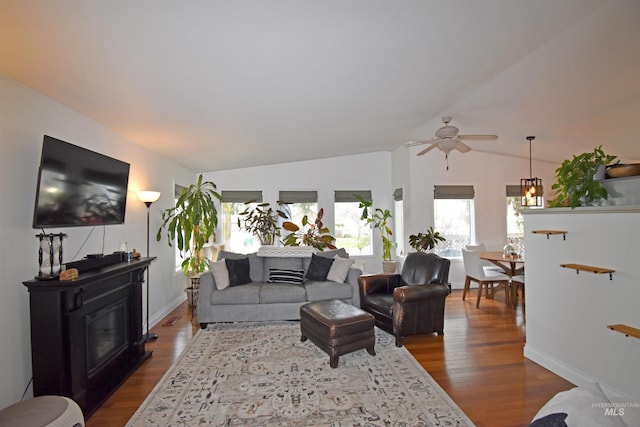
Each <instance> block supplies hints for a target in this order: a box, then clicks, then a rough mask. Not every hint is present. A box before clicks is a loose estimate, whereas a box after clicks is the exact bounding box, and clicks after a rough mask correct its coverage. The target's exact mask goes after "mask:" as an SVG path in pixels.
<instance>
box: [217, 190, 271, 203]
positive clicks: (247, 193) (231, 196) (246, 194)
mask: <svg viewBox="0 0 640 427" xmlns="http://www.w3.org/2000/svg"><path fill="white" fill-rule="evenodd" d="M222 201H223V202H224V203H245V202H250V201H253V202H256V203H262V191H261V190H239V191H228V190H227V191H225V190H222Z"/></svg>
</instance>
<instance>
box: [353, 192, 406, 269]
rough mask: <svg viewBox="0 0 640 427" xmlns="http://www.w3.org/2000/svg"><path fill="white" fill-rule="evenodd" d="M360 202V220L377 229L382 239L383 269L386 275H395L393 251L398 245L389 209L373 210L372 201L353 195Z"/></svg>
mask: <svg viewBox="0 0 640 427" xmlns="http://www.w3.org/2000/svg"><path fill="white" fill-rule="evenodd" d="M353 196H354V197H355V198H356V199H357V200H358V202H359V205H358V207H359V208H360V209H362V214H361V215H360V219H361V220H364V221H366V222H367V224H369V225H371V226H373V228H377V229H378V231H380V237H381V238H382V269H383V271H384V272H385V273H393V272H395V270H396V261H393V260H392V259H391V249H393V248H395V247H396V245H397V243H396V242H395V241H393V240H392V236H393V231H391V227H389V221H390V220H391V219H392V216H391V212H390V211H389V209H384V210H383V209H380V208H375V209H374V208H373V201H372V200H365V199H364V198H362V197H361V196H359V195H358V194H354V195H353Z"/></svg>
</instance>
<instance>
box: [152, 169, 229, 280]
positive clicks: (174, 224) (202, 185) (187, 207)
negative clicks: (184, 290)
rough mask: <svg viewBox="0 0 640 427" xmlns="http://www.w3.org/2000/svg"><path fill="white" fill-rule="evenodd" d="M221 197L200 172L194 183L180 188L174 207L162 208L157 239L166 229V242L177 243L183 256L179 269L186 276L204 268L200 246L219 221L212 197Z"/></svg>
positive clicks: (210, 234) (213, 185) (201, 246)
mask: <svg viewBox="0 0 640 427" xmlns="http://www.w3.org/2000/svg"><path fill="white" fill-rule="evenodd" d="M216 199H217V200H222V197H221V196H220V194H219V193H218V192H217V191H216V185H215V184H214V183H213V182H211V181H203V179H202V175H200V176H199V177H198V181H197V183H196V184H191V185H190V186H189V187H188V188H185V189H183V190H182V193H181V194H180V197H178V200H177V201H176V204H175V206H174V207H172V208H169V209H166V210H165V211H164V212H162V225H161V226H160V228H159V229H158V233H157V235H156V240H157V241H160V239H161V238H162V231H163V230H166V235H167V240H168V242H169V246H173V242H175V243H176V246H177V247H178V250H179V251H180V254H181V255H182V256H183V261H182V271H183V272H184V274H185V276H188V275H189V274H190V273H200V272H202V271H204V270H205V267H206V263H204V262H202V260H203V257H204V255H203V252H204V251H203V248H204V245H205V244H206V243H207V242H208V241H209V239H210V238H211V237H212V236H214V234H215V230H216V226H217V225H218V210H217V209H216V205H215V200H216Z"/></svg>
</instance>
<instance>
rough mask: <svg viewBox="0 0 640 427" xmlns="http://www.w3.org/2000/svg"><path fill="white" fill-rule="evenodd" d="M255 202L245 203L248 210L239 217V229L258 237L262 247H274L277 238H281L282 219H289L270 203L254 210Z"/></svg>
mask: <svg viewBox="0 0 640 427" xmlns="http://www.w3.org/2000/svg"><path fill="white" fill-rule="evenodd" d="M253 203H255V200H250V201H248V202H245V205H246V208H245V210H244V211H243V212H241V213H240V217H238V228H240V229H242V228H244V230H245V231H247V232H249V233H251V234H252V235H254V236H256V237H257V238H258V240H260V244H261V245H273V244H274V243H275V242H276V237H280V226H279V225H278V221H279V219H280V218H283V219H288V216H287V214H285V213H284V212H282V210H280V209H278V210H275V209H273V208H272V207H271V205H270V204H269V203H258V204H257V205H256V206H254V207H253V208H252V207H251V204H253Z"/></svg>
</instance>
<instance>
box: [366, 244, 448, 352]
mask: <svg viewBox="0 0 640 427" xmlns="http://www.w3.org/2000/svg"><path fill="white" fill-rule="evenodd" d="M450 265H451V262H450V261H449V260H448V259H446V258H441V257H439V256H438V255H435V254H432V253H423V252H413V253H410V254H409V255H407V258H406V259H405V261H404V265H403V266H402V272H401V274H372V275H364V276H360V278H359V279H358V284H359V285H360V286H359V287H360V308H362V309H363V310H364V311H366V312H368V313H371V314H373V316H374V317H375V322H376V326H378V327H379V328H381V329H383V330H385V331H387V332H388V333H390V334H392V335H393V336H395V338H396V346H398V347H402V338H403V337H406V336H409V335H415V334H427V333H433V332H436V333H438V334H439V335H442V334H443V333H444V303H445V299H446V298H447V295H449V292H450V290H449V287H448V281H449V267H450Z"/></svg>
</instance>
